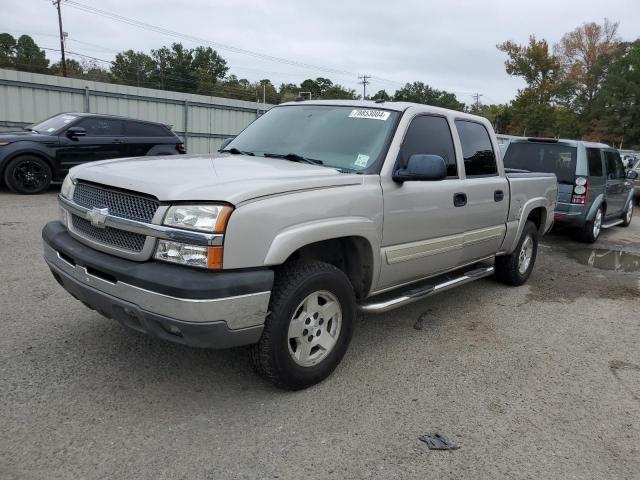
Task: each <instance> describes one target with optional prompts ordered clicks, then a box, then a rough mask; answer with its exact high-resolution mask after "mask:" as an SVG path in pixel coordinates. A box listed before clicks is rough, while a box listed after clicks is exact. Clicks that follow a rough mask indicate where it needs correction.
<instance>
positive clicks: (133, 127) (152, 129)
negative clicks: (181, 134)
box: [125, 122, 168, 137]
mask: <svg viewBox="0 0 640 480" xmlns="http://www.w3.org/2000/svg"><path fill="white" fill-rule="evenodd" d="M125 133H126V135H128V136H130V137H167V136H168V134H167V132H166V131H165V129H164V128H162V127H161V126H160V125H152V124H150V123H142V122H125Z"/></svg>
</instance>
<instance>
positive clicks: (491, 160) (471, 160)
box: [456, 120, 498, 177]
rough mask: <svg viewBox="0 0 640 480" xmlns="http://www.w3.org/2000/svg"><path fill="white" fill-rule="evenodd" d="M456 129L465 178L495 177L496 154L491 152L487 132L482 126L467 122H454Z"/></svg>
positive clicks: (489, 138) (491, 148) (491, 146)
mask: <svg viewBox="0 0 640 480" xmlns="http://www.w3.org/2000/svg"><path fill="white" fill-rule="evenodd" d="M456 128H457V129H458V134H459V135H460V143H461V144H462V155H463V157H464V169H465V172H466V173H467V176H468V177H474V176H490V175H497V174H498V164H497V161H496V154H495V152H494V151H493V145H492V144H491V137H489V132H488V131H487V129H486V128H485V127H484V125H481V124H479V123H476V122H470V121H467V120H456Z"/></svg>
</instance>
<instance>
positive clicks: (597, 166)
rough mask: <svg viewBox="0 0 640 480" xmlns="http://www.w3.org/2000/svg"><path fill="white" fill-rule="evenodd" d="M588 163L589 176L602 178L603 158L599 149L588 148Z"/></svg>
mask: <svg viewBox="0 0 640 480" xmlns="http://www.w3.org/2000/svg"><path fill="white" fill-rule="evenodd" d="M587 163H588V165H589V175H590V176H592V177H602V176H603V175H602V157H601V156H600V149H599V148H587Z"/></svg>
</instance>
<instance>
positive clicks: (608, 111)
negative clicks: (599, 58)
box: [588, 39, 640, 148]
mask: <svg viewBox="0 0 640 480" xmlns="http://www.w3.org/2000/svg"><path fill="white" fill-rule="evenodd" d="M588 120H589V132H588V134H589V137H590V138H593V139H600V140H604V141H607V142H610V143H615V144H618V145H622V146H623V147H625V146H626V147H634V148H640V39H639V40H636V41H635V42H632V43H624V44H622V45H621V46H620V47H619V48H618V50H617V51H616V52H615V54H614V57H613V60H612V61H611V64H610V66H609V68H608V71H607V75H606V77H605V78H604V80H603V82H602V86H601V87H600V89H599V90H598V92H597V93H596V95H595V96H594V105H593V110H592V112H591V113H590V116H589V118H588Z"/></svg>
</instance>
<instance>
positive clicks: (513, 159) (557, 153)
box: [504, 142, 577, 185]
mask: <svg viewBox="0 0 640 480" xmlns="http://www.w3.org/2000/svg"><path fill="white" fill-rule="evenodd" d="M576 157H577V149H576V147H571V146H569V145H563V144H561V143H541V142H540V143H538V142H515V143H511V144H509V147H508V148H507V153H506V154H505V156H504V166H505V167H506V168H516V169H518V170H529V171H531V172H546V173H555V174H556V177H558V183H568V184H571V185H573V182H574V180H575V176H576Z"/></svg>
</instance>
